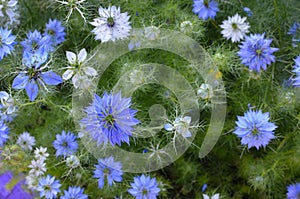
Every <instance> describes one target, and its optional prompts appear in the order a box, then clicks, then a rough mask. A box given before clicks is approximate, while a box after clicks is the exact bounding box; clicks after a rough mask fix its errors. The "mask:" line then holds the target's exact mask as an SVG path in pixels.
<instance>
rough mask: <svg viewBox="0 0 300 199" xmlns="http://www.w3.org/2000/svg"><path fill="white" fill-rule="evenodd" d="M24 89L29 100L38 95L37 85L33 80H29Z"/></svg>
mask: <svg viewBox="0 0 300 199" xmlns="http://www.w3.org/2000/svg"><path fill="white" fill-rule="evenodd" d="M25 90H26V93H27V95H28V97H29V99H30V101H34V100H35V98H36V97H37V95H38V92H39V87H38V85H37V84H36V82H35V80H31V81H30V82H29V84H27V85H26V87H25Z"/></svg>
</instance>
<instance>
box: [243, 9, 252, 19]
mask: <svg viewBox="0 0 300 199" xmlns="http://www.w3.org/2000/svg"><path fill="white" fill-rule="evenodd" d="M244 11H245V12H246V13H247V15H248V17H252V15H253V13H252V11H251V9H250V8H248V7H244Z"/></svg>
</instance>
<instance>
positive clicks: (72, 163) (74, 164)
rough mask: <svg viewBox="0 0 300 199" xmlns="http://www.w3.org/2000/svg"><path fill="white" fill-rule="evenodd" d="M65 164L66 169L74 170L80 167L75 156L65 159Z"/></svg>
mask: <svg viewBox="0 0 300 199" xmlns="http://www.w3.org/2000/svg"><path fill="white" fill-rule="evenodd" d="M66 164H67V166H68V167H70V168H72V169H74V168H76V167H78V166H79V165H80V161H79V159H78V158H77V156H75V155H71V156H70V157H68V158H67V160H66Z"/></svg>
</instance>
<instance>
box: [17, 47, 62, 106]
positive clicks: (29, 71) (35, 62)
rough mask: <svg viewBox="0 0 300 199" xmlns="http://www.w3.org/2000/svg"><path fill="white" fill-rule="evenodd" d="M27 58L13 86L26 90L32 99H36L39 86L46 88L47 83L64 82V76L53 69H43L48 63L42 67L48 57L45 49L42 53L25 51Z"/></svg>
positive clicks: (56, 83)
mask: <svg viewBox="0 0 300 199" xmlns="http://www.w3.org/2000/svg"><path fill="white" fill-rule="evenodd" d="M25 57H26V59H24V58H23V63H24V64H25V65H26V68H25V69H24V71H21V72H20V73H19V74H18V75H17V76H16V77H15V79H14V80H13V84H12V88H14V89H24V88H25V90H26V93H27V96H28V97H29V99H30V101H34V100H35V98H36V97H37V95H38V91H39V86H43V87H44V88H46V85H45V84H47V85H58V84H60V83H62V81H63V80H62V78H61V77H60V76H59V75H57V74H56V73H55V72H53V71H51V70H50V71H46V72H43V70H44V69H45V68H46V67H47V65H45V66H43V67H40V66H41V64H43V63H44V62H45V61H46V59H47V53H46V52H45V51H44V52H42V53H41V54H40V52H39V53H38V54H34V55H32V54H31V53H25Z"/></svg>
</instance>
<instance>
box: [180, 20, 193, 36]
mask: <svg viewBox="0 0 300 199" xmlns="http://www.w3.org/2000/svg"><path fill="white" fill-rule="evenodd" d="M180 30H181V32H184V33H188V32H191V31H192V30H193V24H192V22H190V21H183V22H181V24H180Z"/></svg>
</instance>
